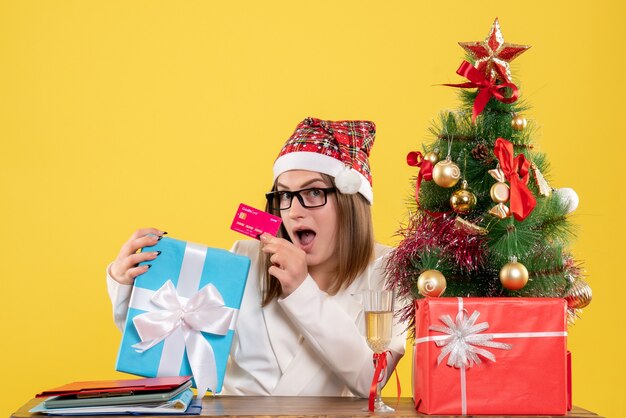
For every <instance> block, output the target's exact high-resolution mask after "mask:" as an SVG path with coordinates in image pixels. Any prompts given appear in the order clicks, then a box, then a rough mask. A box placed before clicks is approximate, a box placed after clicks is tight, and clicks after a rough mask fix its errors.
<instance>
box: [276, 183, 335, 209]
mask: <svg viewBox="0 0 626 418" xmlns="http://www.w3.org/2000/svg"><path fill="white" fill-rule="evenodd" d="M310 190H319V191H321V192H322V193H323V194H324V203H322V204H320V205H315V206H309V205H307V204H306V203H304V198H303V197H302V195H300V193H302V192H308V191H310ZM336 191H337V188H336V187H307V188H306V189H301V190H293V191H292V190H276V191H273V192H268V193H265V198H266V199H267V203H268V205H269V207H270V209H271V210H287V209H290V208H291V205H292V203H293V198H294V197H297V198H298V202H300V205H301V206H302V207H303V208H307V209H312V208H321V207H322V206H324V205H326V203H328V194H329V193H335V192H336ZM284 193H290V194H291V199H290V200H289V206H287V207H286V208H281V207H280V203H279V205H278V207H275V206H273V205H272V202H273V201H274V197H277V198H279V202H280V195H281V194H284Z"/></svg>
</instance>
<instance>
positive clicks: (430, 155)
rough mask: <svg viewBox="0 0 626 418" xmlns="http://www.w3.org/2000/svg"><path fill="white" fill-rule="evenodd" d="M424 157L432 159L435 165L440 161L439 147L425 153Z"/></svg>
mask: <svg viewBox="0 0 626 418" xmlns="http://www.w3.org/2000/svg"><path fill="white" fill-rule="evenodd" d="M424 159H425V160H428V161H430V162H431V163H432V164H433V165H435V164H437V163H438V162H439V149H438V148H435V149H434V150H432V151H430V152H427V153H426V155H424Z"/></svg>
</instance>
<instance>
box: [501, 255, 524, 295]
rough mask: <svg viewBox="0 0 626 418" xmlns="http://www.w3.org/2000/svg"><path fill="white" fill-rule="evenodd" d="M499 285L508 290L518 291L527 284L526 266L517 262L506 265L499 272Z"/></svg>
mask: <svg viewBox="0 0 626 418" xmlns="http://www.w3.org/2000/svg"><path fill="white" fill-rule="evenodd" d="M500 283H502V286H504V287H505V288H507V289H509V290H520V289H521V288H523V287H524V286H526V283H528V270H527V269H526V266H524V265H523V264H522V263H518V262H517V260H514V261H512V262H510V263H506V264H505V265H504V267H502V269H501V270H500Z"/></svg>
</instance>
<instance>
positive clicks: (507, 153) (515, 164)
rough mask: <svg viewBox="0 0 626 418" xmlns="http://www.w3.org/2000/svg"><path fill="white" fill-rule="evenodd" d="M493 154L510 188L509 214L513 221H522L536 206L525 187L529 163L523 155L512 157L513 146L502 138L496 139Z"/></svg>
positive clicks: (531, 195) (533, 198)
mask: <svg viewBox="0 0 626 418" xmlns="http://www.w3.org/2000/svg"><path fill="white" fill-rule="evenodd" d="M493 153H494V154H495V156H496V158H497V159H498V161H499V162H500V169H501V170H502V172H503V173H504V175H505V177H506V179H507V180H508V182H509V185H510V187H511V192H510V198H509V201H510V209H511V213H512V214H513V216H515V219H517V220H518V221H523V220H524V219H526V217H527V216H528V215H529V214H530V212H532V211H533V209H534V208H535V206H536V205H537V201H536V200H535V196H533V194H532V192H531V191H530V190H529V189H528V187H527V186H526V185H527V184H528V178H529V171H528V169H529V168H530V161H528V160H527V159H526V157H524V154H519V155H518V156H517V157H513V154H514V151H513V144H511V143H510V142H509V141H507V140H506V139H504V138H498V139H496V145H495V146H494V147H493Z"/></svg>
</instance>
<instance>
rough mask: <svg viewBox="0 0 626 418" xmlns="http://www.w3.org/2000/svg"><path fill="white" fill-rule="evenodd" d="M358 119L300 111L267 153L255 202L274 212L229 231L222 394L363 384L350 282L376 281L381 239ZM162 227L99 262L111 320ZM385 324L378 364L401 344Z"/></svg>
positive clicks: (364, 357) (372, 284) (119, 318)
mask: <svg viewBox="0 0 626 418" xmlns="http://www.w3.org/2000/svg"><path fill="white" fill-rule="evenodd" d="M375 134H376V131H375V126H374V124H373V123H372V122H368V121H341V122H331V121H323V120H319V119H313V118H307V119H305V120H304V121H302V122H301V123H300V124H299V125H298V126H297V128H296V130H295V132H294V133H293V135H292V136H291V137H290V138H289V139H288V140H287V142H286V143H285V145H284V147H283V148H282V150H281V152H280V154H279V156H278V158H277V159H276V161H275V163H274V170H273V171H274V186H273V188H272V191H271V192H269V193H267V195H266V196H267V207H266V210H267V211H269V212H271V213H274V214H276V215H278V216H280V217H281V218H282V221H283V223H282V226H281V230H280V232H279V233H278V235H277V236H276V237H274V236H272V235H269V234H263V235H261V236H260V239H259V241H256V240H246V241H238V242H236V243H235V245H234V246H233V248H232V250H231V251H233V252H234V253H237V254H241V255H245V256H247V257H249V258H250V259H251V262H252V264H251V268H250V273H249V276H248V281H247V284H246V289H245V291H244V296H243V301H242V303H241V308H240V311H239V318H238V320H237V325H236V329H235V337H234V339H233V345H232V348H231V354H230V357H229V363H228V366H227V371H226V376H225V378H224V387H223V391H222V394H228V395H274V396H359V397H367V396H369V391H370V385H371V383H372V377H373V374H374V365H373V361H372V354H373V353H372V350H371V349H370V348H369V347H368V345H367V342H366V340H365V336H364V335H365V324H364V317H363V306H362V304H361V298H360V291H362V290H372V289H373V290H376V289H384V287H385V277H384V264H385V260H386V256H387V254H388V253H389V251H390V248H389V247H385V246H382V245H380V244H376V243H375V242H374V236H373V229H372V217H371V211H370V206H371V204H372V201H373V193H372V179H371V174H370V168H369V161H368V160H369V153H370V150H371V147H372V145H373V143H374V138H375ZM163 234H165V232H163V231H161V230H158V229H155V228H145V229H140V230H138V231H136V232H135V233H134V234H133V235H132V236H131V238H130V239H129V240H128V241H127V242H126V243H124V245H123V246H122V248H121V250H120V252H119V255H118V256H117V258H116V259H115V261H114V262H113V263H112V264H111V265H110V266H109V268H108V269H107V287H108V291H109V296H110V298H111V302H112V304H113V312H114V319H115V322H116V324H117V326H118V328H120V330H122V329H123V326H124V323H125V320H126V312H127V310H128V302H129V298H130V294H131V289H132V284H133V280H134V279H135V277H137V276H138V275H140V274H142V273H144V272H146V271H147V269H148V268H150V267H149V265H142V266H137V264H138V263H140V262H143V261H149V260H153V259H155V258H156V257H158V252H150V251H144V252H137V251H138V250H139V249H141V248H142V247H149V246H152V245H154V244H156V242H157V240H159V239H160V237H162V236H163ZM405 328H406V327H405V325H404V324H398V323H396V324H394V328H393V338H392V341H391V343H390V345H389V350H390V352H391V355H388V370H387V373H386V376H390V375H391V372H392V371H393V369H394V367H395V366H396V364H397V362H398V360H399V359H400V357H402V355H403V354H404V349H405V337H406V335H405V333H404V330H405Z"/></svg>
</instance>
